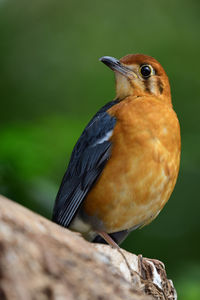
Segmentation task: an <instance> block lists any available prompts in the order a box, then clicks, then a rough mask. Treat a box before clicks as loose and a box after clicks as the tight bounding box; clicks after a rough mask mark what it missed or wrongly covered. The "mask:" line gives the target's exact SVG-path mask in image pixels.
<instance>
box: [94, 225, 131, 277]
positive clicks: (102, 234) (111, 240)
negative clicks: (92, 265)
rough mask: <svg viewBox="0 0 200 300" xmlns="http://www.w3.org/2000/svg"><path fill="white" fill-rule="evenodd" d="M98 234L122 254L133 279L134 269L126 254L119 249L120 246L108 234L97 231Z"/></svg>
mask: <svg viewBox="0 0 200 300" xmlns="http://www.w3.org/2000/svg"><path fill="white" fill-rule="evenodd" d="M97 233H98V234H99V235H100V236H101V237H102V238H103V239H104V240H105V241H106V242H107V243H108V244H109V245H110V246H111V247H112V248H114V249H116V250H117V251H118V252H119V253H120V254H121V256H122V257H123V259H124V261H125V263H126V265H127V268H128V270H129V272H130V276H131V278H133V272H132V269H131V266H130V264H129V262H128V260H127V258H126V256H125V254H124V253H123V252H122V251H121V248H120V247H119V245H118V244H117V243H115V241H114V240H113V239H112V238H111V237H110V236H109V234H107V233H106V232H104V231H97Z"/></svg>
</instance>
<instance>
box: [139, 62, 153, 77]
mask: <svg viewBox="0 0 200 300" xmlns="http://www.w3.org/2000/svg"><path fill="white" fill-rule="evenodd" d="M140 73H141V75H142V77H143V78H148V77H149V76H150V75H152V74H153V68H152V67H151V66H150V65H142V66H141V67H140Z"/></svg>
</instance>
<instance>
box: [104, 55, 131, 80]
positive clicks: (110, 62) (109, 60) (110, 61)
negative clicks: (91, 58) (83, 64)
mask: <svg viewBox="0 0 200 300" xmlns="http://www.w3.org/2000/svg"><path fill="white" fill-rule="evenodd" d="M99 60H100V61H101V62H103V63H104V64H105V65H106V66H108V67H109V68H110V69H112V70H113V71H115V72H119V73H121V74H122V75H125V76H126V77H129V76H130V75H131V74H132V71H131V70H130V69H128V68H127V67H125V66H124V65H122V64H121V63H120V61H119V60H118V59H116V58H114V57H111V56H103V57H101V58H99Z"/></svg>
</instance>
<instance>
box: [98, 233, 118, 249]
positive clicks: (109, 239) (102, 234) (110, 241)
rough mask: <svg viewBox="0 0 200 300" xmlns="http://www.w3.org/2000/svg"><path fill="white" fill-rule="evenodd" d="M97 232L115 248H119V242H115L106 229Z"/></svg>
mask: <svg viewBox="0 0 200 300" xmlns="http://www.w3.org/2000/svg"><path fill="white" fill-rule="evenodd" d="M97 233H98V234H99V235H100V236H101V237H102V238H103V239H104V240H105V241H106V242H107V243H108V244H109V245H110V246H111V247H112V248H115V249H119V248H120V247H119V246H118V244H117V243H115V241H114V240H113V239H112V238H111V237H110V236H109V234H107V233H106V232H104V231H97Z"/></svg>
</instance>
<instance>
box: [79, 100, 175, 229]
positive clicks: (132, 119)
mask: <svg viewBox="0 0 200 300" xmlns="http://www.w3.org/2000/svg"><path fill="white" fill-rule="evenodd" d="M109 113H110V114H111V115H114V116H115V117H116V118H117V124H116V126H115V128H114V131H113V135H112V137H111V140H112V144H113V147H112V156H111V158H110V160H109V161H108V163H107V164H106V166H105V169H104V171H103V173H102V175H101V176H100V178H99V180H98V181H97V183H96V185H95V186H94V187H93V189H92V190H91V191H90V193H89V194H88V196H87V198H86V199H85V201H84V206H83V209H84V212H85V213H86V214H87V215H88V216H93V217H97V218H98V220H100V222H101V224H102V229H103V230H106V231H107V232H116V231H120V230H124V229H130V228H131V227H133V226H136V225H139V224H140V225H143V224H146V223H148V222H149V221H150V220H151V219H153V218H154V217H155V216H156V215H157V214H158V213H159V212H160V210H161V209H162V207H163V206H164V205H165V203H166V202H167V200H168V199H169V197H170V195H171V193H172V191H173V189H174V186H175V183H176V179H177V176H178V171H179V162H180V128H179V122H178V119H177V117H176V114H175V112H174V111H173V109H172V107H171V106H169V105H168V104H164V103H162V102H160V101H159V100H156V99H154V98H153V97H143V98H142V97H140V98H135V99H133V98H132V97H129V98H127V99H126V100H125V101H122V102H120V103H119V104H117V105H115V106H113V107H112V108H111V109H110V110H109ZM94 229H99V228H94Z"/></svg>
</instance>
